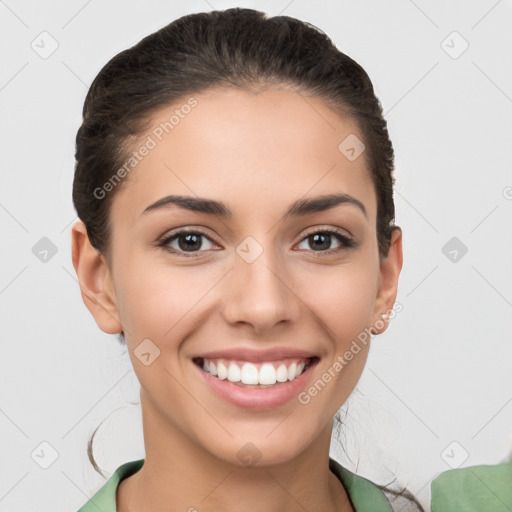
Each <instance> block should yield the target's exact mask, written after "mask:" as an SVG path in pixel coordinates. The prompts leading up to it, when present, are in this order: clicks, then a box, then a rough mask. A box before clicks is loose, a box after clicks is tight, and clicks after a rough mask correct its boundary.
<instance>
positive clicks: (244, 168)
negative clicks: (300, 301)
mask: <svg viewBox="0 0 512 512" xmlns="http://www.w3.org/2000/svg"><path fill="white" fill-rule="evenodd" d="M347 137H352V138H353V137H357V138H358V139H362V134H361V132H360V130H359V128H358V126H357V124H356V122H355V121H354V120H353V119H351V118H348V117H345V116H340V115H338V114H337V113H335V112H334V111H332V110H331V109H330V108H329V107H328V105H327V104H326V103H325V102H324V101H323V100H322V99H320V98H314V97H311V96H307V95H306V94H305V93H302V92H301V93H299V92H295V91H294V90H291V89H290V88H286V87H282V88H281V87H280V88H272V89H267V90H263V91H261V92H259V93H254V92H249V91H245V90H242V89H238V88H234V87H230V88H223V89H211V90H208V91H206V92H203V93H199V94H192V95H190V96H187V97H184V98H183V99H182V100H181V101H179V102H177V103H176V104H173V105H172V106H166V107H163V108H161V109H160V110H159V111H158V112H156V113H155V114H154V115H153V116H152V117H151V119H150V123H149V124H148V129H147V131H146V132H144V134H142V136H141V137H140V138H139V139H138V141H137V142H135V143H134V144H132V145H131V148H130V149H131V151H133V152H134V153H137V154H138V155H137V156H136V157H135V156H133V157H132V158H136V159H137V161H136V162H132V163H133V164H134V165H133V167H132V168H130V166H126V168H127V169H129V172H127V173H126V176H127V177H126V178H125V180H126V183H124V184H123V187H122V188H121V190H119V191H118V192H119V193H118V194H116V197H115V198H114V202H113V208H112V209H113V211H112V214H113V216H115V215H116V211H117V212H118V213H120V211H122V215H123V217H124V218H126V214H127V213H126V209H127V208H129V210H130V215H131V214H132V213H133V215H134V218H133V220H135V217H136V216H138V215H139V214H140V213H141V212H142V211H143V210H144V209H145V208H146V207H147V205H148V204H149V203H151V202H154V201H156V200H158V199H159V198H161V197H163V196H165V195H168V194H183V195H196V196H201V197H209V198H212V199H221V200H222V201H224V202H226V203H228V204H230V205H231V209H232V210H233V211H235V213H236V212H237V211H240V212H242V211H244V210H247V209H251V210H253V211H254V208H257V209H258V210H259V211H260V212H261V210H262V208H263V209H268V208H271V204H274V205H275V206H276V208H281V206H282V208H283V209H284V208H285V207H286V206H288V205H289V204H290V203H291V202H293V201H294V200H296V199H298V198H301V197H303V196H311V195H319V194H329V193H337V192H342V193H348V194H351V195H353V196H355V197H356V198H358V199H359V200H360V201H362V202H363V203H364V204H365V206H366V209H367V211H368V217H369V219H372V218H373V219H374V218H375V215H376V197H375V192H374V188H373V184H372V180H371V178H370V175H369V172H368V168H367V160H366V156H367V155H366V151H363V152H362V153H361V155H360V156H359V157H358V158H356V159H355V160H353V159H352V160H350V159H349V158H347V156H346V154H345V153H344V152H343V151H342V150H340V144H342V143H343V141H345V140H353V139H351V138H349V139H347ZM356 140H357V139H356ZM143 146H146V147H148V148H150V149H149V150H144V151H142V149H143ZM342 146H343V145H342ZM343 147H345V146H343ZM141 153H144V155H143V156H141Z"/></svg>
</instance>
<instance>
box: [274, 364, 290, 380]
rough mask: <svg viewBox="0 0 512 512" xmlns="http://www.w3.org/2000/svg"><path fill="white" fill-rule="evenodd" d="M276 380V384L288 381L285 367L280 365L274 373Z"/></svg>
mask: <svg viewBox="0 0 512 512" xmlns="http://www.w3.org/2000/svg"><path fill="white" fill-rule="evenodd" d="M276 380H277V382H286V381H287V380H288V368H286V365H285V364H284V363H283V364H280V365H279V367H278V368H277V371H276Z"/></svg>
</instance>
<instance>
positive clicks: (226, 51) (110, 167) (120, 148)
mask: <svg viewBox="0 0 512 512" xmlns="http://www.w3.org/2000/svg"><path fill="white" fill-rule="evenodd" d="M279 84H284V85H288V86H292V87H293V88H294V89H296V90H297V91H301V92H306V93H307V94H310V95H312V96H316V97H320V98H322V99H323V100H324V101H325V102H326V103H327V104H328V106H329V107H330V108H332V109H333V111H335V112H337V113H339V114H340V115H345V116H349V117H350V118H352V119H354V120H355V121H356V123H357V126H358V127H359V129H360V131H361V134H362V136H363V141H364V144H365V153H364V154H365V158H366V161H367V163H368V167H369V172H370V175H371V178H372V182H373V184H374V187H375V192H376V196H377V226H376V230H377V239H378V248H379V255H380V257H381V258H383V257H385V256H387V253H388V250H389V246H390V239H391V234H392V231H393V229H395V225H394V216H395V207H394V202H393V185H394V177H393V167H394V152H393V146H392V144H391V141H390V139H389V135H388V130H387V124H386V121H385V119H384V118H383V114H382V107H381V104H380V102H379V100H378V98H377V97H376V95H375V93H374V90H373V85H372V82H371V80H370V78H369V76H368V74H367V73H366V72H365V71H364V69H363V68H362V67H361V66H360V65H359V64H358V63H357V62H355V61H354V60H353V59H351V58H350V57H349V56H347V55H345V54H344V53H342V52H341V51H340V50H338V49H337V48H336V46H335V45H334V44H333V42H332V41H331V40H330V39H329V37H328V36H327V35H326V34H324V33H323V32H322V31H321V30H320V29H318V28H317V27H315V26H314V25H312V24H310V23H307V22H304V21H301V20H298V19H295V18H292V17H289V16H274V17H270V18H268V17H266V15H265V14H264V13H263V12H259V11H255V10H252V9H242V8H233V9H228V10H225V11H213V12H209V13H197V14H190V15H187V16H183V17H181V18H179V19H177V20H175V21H173V22H172V23H170V24H169V25H167V26H165V27H163V28H162V29H160V30H158V31H157V32H155V33H153V34H150V35H148V36H147V37H145V38H144V39H142V40H141V41H140V42H139V43H137V44H136V45H134V46H133V47H131V48H128V49H126V50H124V51H122V52H120V53H119V54H117V55H116V56H114V57H113V58H112V59H111V60H110V61H109V62H108V63H107V64H106V65H105V66H104V67H103V68H102V69H101V71H100V72H99V73H98V75H97V76H96V78H95V79H94V81H93V83H92V85H91V87H90V89H89V91H88V94H87V97H86V99H85V103H84V107H83V122H82V125H81V126H80V128H79V130H78V133H77V136H76V155H75V156H76V167H75V177H74V182H73V203H74V205H75V208H76V211H77V214H78V217H79V218H80V219H81V220H82V221H83V222H84V224H85V226H86V228H87V234H88V237H89V240H90V242H91V244H92V245H93V246H94V247H95V248H96V249H97V250H98V251H99V252H101V253H102V254H105V255H106V256H107V260H108V254H109V248H110V242H111V225H110V222H109V208H110V205H111V202H112V199H113V196H114V195H115V193H116V191H118V190H119V188H120V186H116V187H114V188H113V189H112V190H111V191H110V192H108V194H103V193H102V194H101V195H99V194H98V193H97V190H98V189H100V188H101V187H102V186H103V185H104V184H105V183H107V182H108V181H109V180H111V179H112V177H113V176H114V175H116V172H117V171H118V170H119V169H120V168H121V167H122V165H123V163H124V162H125V161H126V159H127V156H128V154H129V148H130V144H129V142H131V141H133V140H135V139H136V137H137V136H140V135H141V134H142V133H143V132H144V130H145V129H146V128H147V122H148V120H149V118H150V117H151V115H152V114H154V113H155V112H156V111H157V110H158V109H160V108H162V107H165V106H168V105H171V104H175V103H176V102H178V101H180V100H181V101H183V99H184V98H185V97H186V96H187V95H191V94H194V93H199V92H202V91H205V90H207V89H209V88H212V87H221V86H234V87H240V88H242V89H246V90H254V88H255V87H262V86H271V85H279ZM340 142H341V141H340ZM95 191H96V193H95ZM120 341H121V343H123V342H124V337H123V333H122V334H121V336H120ZM96 430H97V429H96ZM96 430H95V431H94V433H93V436H92V437H91V439H90V440H89V444H88V454H89V458H90V460H91V462H92V463H93V465H94V467H95V469H97V470H98V467H97V465H96V463H95V461H94V458H93V456H92V439H93V437H94V434H95V433H96ZM388 491H389V492H392V493H395V494H396V492H395V491H392V490H388ZM407 492H408V491H405V494H407ZM398 494H400V493H398ZM411 499H413V500H414V501H415V503H417V501H416V500H415V499H414V498H412V497H411ZM418 506H419V504H418ZM419 508H420V509H421V506H419ZM421 510H422V509H421Z"/></svg>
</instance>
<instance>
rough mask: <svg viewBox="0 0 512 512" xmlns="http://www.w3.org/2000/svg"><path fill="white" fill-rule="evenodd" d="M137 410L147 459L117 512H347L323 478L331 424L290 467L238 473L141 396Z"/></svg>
mask: <svg viewBox="0 0 512 512" xmlns="http://www.w3.org/2000/svg"><path fill="white" fill-rule="evenodd" d="M141 404H142V410H143V426H144V438H145V447H146V457H145V460H144V465H143V466H142V468H141V469H140V470H139V471H138V472H137V473H135V474H134V475H132V476H130V477H128V478H125V479H124V480H123V481H122V482H121V483H120V484H119V486H118V489H117V495H116V501H117V512H135V511H138V512H140V511H143V510H151V511H153V512H159V511H164V510H165V511H167V510H169V509H170V508H169V507H171V508H172V510H182V511H186V512H214V511H218V510H222V511H224V512H235V511H236V512H242V511H251V512H298V511H301V512H303V511H304V510H322V511H324V512H353V508H352V506H351V504H350V500H349V498H348V495H347V493H346V491H345V489H344V487H343V485H342V484H341V482H340V481H339V480H338V479H337V477H336V476H335V475H334V474H333V473H331V472H330V470H329V465H328V460H329V446H330V439H331V423H329V424H328V425H327V426H326V427H325V429H324V430H323V431H322V432H321V435H320V436H319V437H318V438H317V439H315V440H314V441H313V443H311V444H310V445H309V447H308V448H307V449H306V450H305V451H303V452H302V453H300V454H299V455H298V456H296V457H295V458H293V459H292V460H286V461H285V462H281V463H278V464H272V465H263V464H261V465H260V464H257V465H255V466H240V465H236V464H232V463H229V462H226V461H225V460H223V459H220V458H218V457H215V456H214V455H212V454H211V453H210V452H208V451H206V450H204V449H203V448H202V447H201V446H199V444H198V442H197V441H194V440H193V439H190V438H189V437H187V436H186V435H184V434H183V432H182V431H180V430H179V429H177V428H173V427H174V426H173V425H169V422H168V421H167V422H165V421H164V419H163V418H162V417H161V416H159V412H158V410H156V409H155V408H153V406H152V404H151V403H150V402H149V401H145V402H144V401H143V395H142V393H141ZM144 412H147V414H146V415H144ZM149 418H150V419H151V421H149ZM157 418H158V419H157Z"/></svg>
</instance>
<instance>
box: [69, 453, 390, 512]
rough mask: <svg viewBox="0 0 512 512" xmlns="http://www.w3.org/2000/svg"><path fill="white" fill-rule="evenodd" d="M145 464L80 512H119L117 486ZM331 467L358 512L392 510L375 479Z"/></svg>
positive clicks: (111, 482) (129, 466)
mask: <svg viewBox="0 0 512 512" xmlns="http://www.w3.org/2000/svg"><path fill="white" fill-rule="evenodd" d="M143 464H144V459H139V460H134V461H131V462H126V463H124V464H123V465H121V466H119V467H118V468H117V469H116V471H115V472H114V474H113V475H112V476H111V477H110V478H109V479H108V480H107V482H106V483H105V484H104V485H103V487H101V488H100V489H99V490H98V491H97V492H96V494H95V495H94V496H93V497H92V498H91V499H90V500H89V501H88V502H87V503H86V504H85V505H84V506H83V507H82V508H80V510H78V512H117V510H116V490H117V486H118V485H119V483H120V482H121V480H123V479H124V478H128V477H129V476H131V475H133V474H134V473H136V472H137V471H138V470H139V469H140V468H141V467H142V465H143ZM329 468H330V470H331V471H332V472H333V473H334V474H335V475H336V476H337V477H338V479H339V480H340V482H341V483H342V484H343V487H345V489H346V491H347V494H348V496H349V498H350V501H351V503H352V506H353V508H354V510H355V511H356V512H392V508H391V505H390V503H389V501H388V500H387V498H386V497H385V496H384V493H383V492H382V491H381V490H380V489H379V488H378V487H377V486H376V485H375V484H374V483H373V482H371V481H370V480H368V479H366V478H364V477H362V476H359V475H356V474H354V473H352V472H350V471H349V470H348V469H346V468H344V467H343V466H341V465H340V464H338V463H337V462H336V461H335V460H333V459H329Z"/></svg>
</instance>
